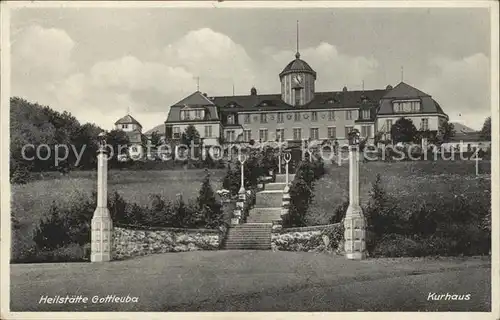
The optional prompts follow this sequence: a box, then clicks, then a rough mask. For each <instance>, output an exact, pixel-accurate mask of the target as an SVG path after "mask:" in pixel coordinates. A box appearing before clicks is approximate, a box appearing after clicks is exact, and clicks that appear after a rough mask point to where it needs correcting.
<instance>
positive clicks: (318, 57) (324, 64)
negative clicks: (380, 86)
mask: <svg viewBox="0 0 500 320" xmlns="http://www.w3.org/2000/svg"><path fill="white" fill-rule="evenodd" d="M264 52H265V53H266V54H271V57H272V63H274V64H276V65H279V66H283V67H284V66H286V64H287V63H288V62H290V61H291V60H292V59H293V58H294V55H295V52H292V51H290V50H288V51H277V52H274V53H273V52H272V50H270V49H269V48H267V49H265V50H264ZM300 55H301V59H303V60H304V61H306V62H307V63H308V64H309V65H310V66H311V68H313V70H315V71H316V72H317V74H318V78H317V83H316V88H317V90H318V91H334V90H341V89H342V87H344V86H345V85H347V86H348V87H349V86H355V87H357V86H360V85H361V82H362V81H363V80H364V79H366V78H367V77H368V76H370V75H373V74H374V73H375V72H376V70H377V68H378V66H379V63H378V61H377V60H376V59H375V58H373V57H364V56H349V55H346V54H342V53H340V52H339V51H338V49H337V48H336V47H335V46H334V45H332V44H330V43H326V42H321V43H320V44H319V45H318V46H316V47H308V48H304V49H302V50H300ZM280 71H281V70H280Z"/></svg>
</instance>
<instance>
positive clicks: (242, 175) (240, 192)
mask: <svg viewBox="0 0 500 320" xmlns="http://www.w3.org/2000/svg"><path fill="white" fill-rule="evenodd" d="M240 162H241V187H240V190H239V191H238V193H239V194H242V193H243V194H244V193H245V171H244V169H245V168H244V164H245V161H240Z"/></svg>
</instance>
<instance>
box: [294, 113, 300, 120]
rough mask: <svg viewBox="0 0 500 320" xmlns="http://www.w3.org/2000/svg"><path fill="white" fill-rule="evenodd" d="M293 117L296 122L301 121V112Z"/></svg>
mask: <svg viewBox="0 0 500 320" xmlns="http://www.w3.org/2000/svg"><path fill="white" fill-rule="evenodd" d="M293 116H294V120H295V121H300V113H299V112H295V113H294V114H293Z"/></svg>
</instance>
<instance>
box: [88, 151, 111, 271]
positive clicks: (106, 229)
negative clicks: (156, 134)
mask: <svg viewBox="0 0 500 320" xmlns="http://www.w3.org/2000/svg"><path fill="white" fill-rule="evenodd" d="M107 204H108V159H107V155H106V151H105V149H104V147H103V146H101V147H100V149H99V153H98V155H97V208H96V209H95V211H94V216H93V217H92V231H91V254H90V261H91V262H106V261H110V260H111V252H112V244H113V222H112V221H111V216H110V214H109V210H108V207H107Z"/></svg>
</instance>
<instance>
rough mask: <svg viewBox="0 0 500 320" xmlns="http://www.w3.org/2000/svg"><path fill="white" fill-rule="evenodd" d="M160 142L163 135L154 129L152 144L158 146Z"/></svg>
mask: <svg viewBox="0 0 500 320" xmlns="http://www.w3.org/2000/svg"><path fill="white" fill-rule="evenodd" d="M160 144H161V137H160V135H159V134H158V131H153V133H151V145H152V146H153V147H157V146H159V145H160Z"/></svg>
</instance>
